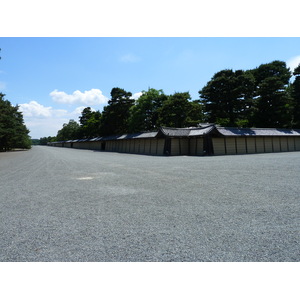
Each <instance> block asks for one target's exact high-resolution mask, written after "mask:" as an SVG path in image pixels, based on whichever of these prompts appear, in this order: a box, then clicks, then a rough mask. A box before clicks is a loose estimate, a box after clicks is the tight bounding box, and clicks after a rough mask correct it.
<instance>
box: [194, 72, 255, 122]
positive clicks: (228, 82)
mask: <svg viewBox="0 0 300 300" xmlns="http://www.w3.org/2000/svg"><path fill="white" fill-rule="evenodd" d="M254 88H255V81H254V77H253V75H252V74H251V73H250V72H245V71H243V70H237V71H233V70H227V69H226V70H222V71H220V72H217V73H216V74H215V75H214V76H213V77H212V79H211V80H210V81H209V82H208V83H207V84H206V86H204V87H203V89H202V90H200V91H199V94H200V98H201V102H202V104H203V109H204V116H205V120H206V121H207V122H211V123H218V124H220V125H223V126H241V125H243V126H247V125H248V123H249V113H250V108H251V106H252V99H253V92H254Z"/></svg>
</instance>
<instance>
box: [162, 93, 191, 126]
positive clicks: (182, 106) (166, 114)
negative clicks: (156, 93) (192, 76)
mask: <svg viewBox="0 0 300 300" xmlns="http://www.w3.org/2000/svg"><path fill="white" fill-rule="evenodd" d="M190 99H191V96H190V94H189V93H188V92H185V93H174V94H173V95H170V96H169V97H168V99H167V100H166V101H164V102H163V104H162V107H160V108H159V109H158V111H159V116H158V124H159V126H167V127H178V128H181V127H186V126H187V124H188V117H189V113H190V112H191V109H192V106H191V103H190V101H189V100H190Z"/></svg>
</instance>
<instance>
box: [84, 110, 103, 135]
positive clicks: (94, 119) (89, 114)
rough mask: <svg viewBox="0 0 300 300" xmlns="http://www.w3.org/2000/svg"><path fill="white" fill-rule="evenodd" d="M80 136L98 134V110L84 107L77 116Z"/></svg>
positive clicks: (99, 121) (99, 116) (99, 114)
mask: <svg viewBox="0 0 300 300" xmlns="http://www.w3.org/2000/svg"><path fill="white" fill-rule="evenodd" d="M79 122H80V124H81V126H80V136H81V137H82V138H92V137H96V136H98V135H99V132H100V125H101V113H100V111H92V109H91V108H90V107H86V108H85V109H84V110H83V111H82V113H81V116H80V117H79Z"/></svg>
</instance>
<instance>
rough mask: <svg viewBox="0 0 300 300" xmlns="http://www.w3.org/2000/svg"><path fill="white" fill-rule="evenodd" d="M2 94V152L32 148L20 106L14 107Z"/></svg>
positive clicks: (0, 147)
mask: <svg viewBox="0 0 300 300" xmlns="http://www.w3.org/2000/svg"><path fill="white" fill-rule="evenodd" d="M4 97H5V95H4V94H2V93H0V151H7V150H10V149H13V148H25V149H30V148H31V140H30V137H29V135H28V134H29V130H28V129H27V127H26V126H25V124H24V120H23V115H22V113H21V112H19V107H18V106H13V105H11V103H10V102H9V101H8V100H5V99H4Z"/></svg>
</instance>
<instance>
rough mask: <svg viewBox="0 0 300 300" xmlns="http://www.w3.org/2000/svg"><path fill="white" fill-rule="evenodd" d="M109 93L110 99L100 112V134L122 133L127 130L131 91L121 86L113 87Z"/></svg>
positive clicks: (131, 101)
mask: <svg viewBox="0 0 300 300" xmlns="http://www.w3.org/2000/svg"><path fill="white" fill-rule="evenodd" d="M110 94H111V99H110V100H109V101H108V105H107V106H105V107H104V109H103V112H102V118H101V126H100V134H101V135H102V136H107V135H114V134H123V133H126V132H128V131H129V126H128V120H129V114H130V108H131V107H132V105H133V104H134V100H133V99H131V96H132V93H130V92H126V91H125V90H124V89H121V88H113V89H112V90H111V93H110Z"/></svg>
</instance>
